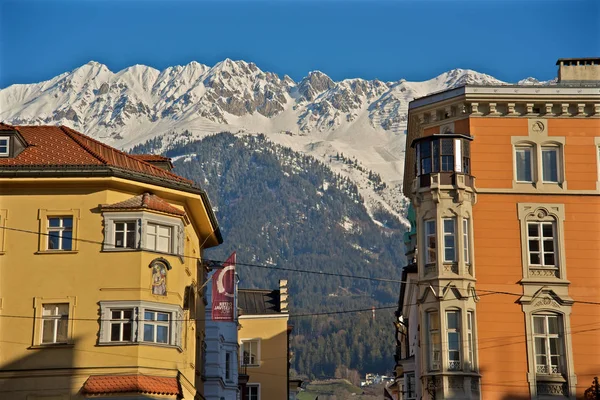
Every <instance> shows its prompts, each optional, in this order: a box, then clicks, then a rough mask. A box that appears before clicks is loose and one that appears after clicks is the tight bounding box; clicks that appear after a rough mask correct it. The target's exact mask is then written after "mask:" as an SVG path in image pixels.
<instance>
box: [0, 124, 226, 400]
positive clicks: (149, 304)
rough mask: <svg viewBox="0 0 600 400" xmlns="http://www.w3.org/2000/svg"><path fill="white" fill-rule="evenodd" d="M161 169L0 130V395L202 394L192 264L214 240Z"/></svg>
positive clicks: (97, 149)
mask: <svg viewBox="0 0 600 400" xmlns="http://www.w3.org/2000/svg"><path fill="white" fill-rule="evenodd" d="M154 162H156V165H155V164H154ZM169 169H170V163H169V162H168V160H165V159H164V158H161V157H158V158H155V159H153V157H149V158H144V157H137V156H136V157H134V156H130V155H128V154H125V153H122V152H120V151H118V150H116V149H114V148H111V147H109V146H106V145H104V144H102V143H100V142H98V141H95V140H93V139H91V138H89V137H87V136H85V135H83V134H81V133H79V132H76V131H73V130H71V129H69V128H67V127H58V126H9V125H4V124H0V228H1V229H0V398H2V399H27V400H33V399H45V400H49V399H52V400H66V399H84V398H90V397H93V398H98V397H99V396H100V397H104V396H106V397H110V398H115V399H117V398H123V399H125V398H126V399H136V398H142V397H144V398H148V396H153V397H159V398H170V399H201V398H203V397H202V393H203V388H202V380H201V379H200V377H201V376H200V375H201V371H202V366H201V362H202V358H203V357H202V351H201V350H202V349H201V345H200V344H201V343H202V337H201V333H202V332H203V331H204V324H203V322H202V321H203V319H204V304H203V303H202V299H201V298H199V296H198V294H197V293H198V288H199V287H201V286H202V284H203V281H204V279H205V276H204V270H203V267H201V263H200V262H199V261H200V259H201V258H202V255H203V251H204V249H205V248H207V247H212V246H216V245H218V244H220V243H221V242H222V239H221V234H220V231H219V226H218V224H217V221H216V219H215V216H214V214H213V211H212V207H211V205H210V202H209V200H208V197H207V196H206V194H205V193H204V192H203V191H202V190H201V189H200V188H199V187H198V186H196V185H195V184H194V183H193V182H191V181H188V180H186V179H183V178H181V177H179V176H177V175H175V174H173V173H172V172H170V170H169Z"/></svg>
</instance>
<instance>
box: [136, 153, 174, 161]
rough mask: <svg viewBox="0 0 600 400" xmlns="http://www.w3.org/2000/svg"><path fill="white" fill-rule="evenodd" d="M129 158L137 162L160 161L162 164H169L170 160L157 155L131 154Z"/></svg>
mask: <svg viewBox="0 0 600 400" xmlns="http://www.w3.org/2000/svg"><path fill="white" fill-rule="evenodd" d="M131 157H133V158H137V159H138V160H142V161H146V162H149V161H162V162H169V161H171V159H170V158H169V157H165V156H161V155H158V154H132V155H131Z"/></svg>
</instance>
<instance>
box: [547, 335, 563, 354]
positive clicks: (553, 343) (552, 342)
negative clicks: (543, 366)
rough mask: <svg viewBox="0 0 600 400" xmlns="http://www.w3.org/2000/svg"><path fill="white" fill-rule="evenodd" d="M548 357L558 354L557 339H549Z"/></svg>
mask: <svg viewBox="0 0 600 400" xmlns="http://www.w3.org/2000/svg"><path fill="white" fill-rule="evenodd" d="M549 340H550V355H551V356H556V355H558V354H560V352H559V343H558V338H550V339H549Z"/></svg>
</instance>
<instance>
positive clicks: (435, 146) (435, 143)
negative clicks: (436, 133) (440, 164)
mask: <svg viewBox="0 0 600 400" xmlns="http://www.w3.org/2000/svg"><path fill="white" fill-rule="evenodd" d="M431 145H432V147H433V157H434V158H439V157H440V142H439V140H434V141H432V142H431Z"/></svg>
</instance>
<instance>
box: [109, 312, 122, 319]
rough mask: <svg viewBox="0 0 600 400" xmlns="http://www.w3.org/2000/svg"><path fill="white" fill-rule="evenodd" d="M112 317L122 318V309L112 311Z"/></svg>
mask: <svg viewBox="0 0 600 400" xmlns="http://www.w3.org/2000/svg"><path fill="white" fill-rule="evenodd" d="M110 317H111V318H112V319H121V311H112V312H111V313H110Z"/></svg>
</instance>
